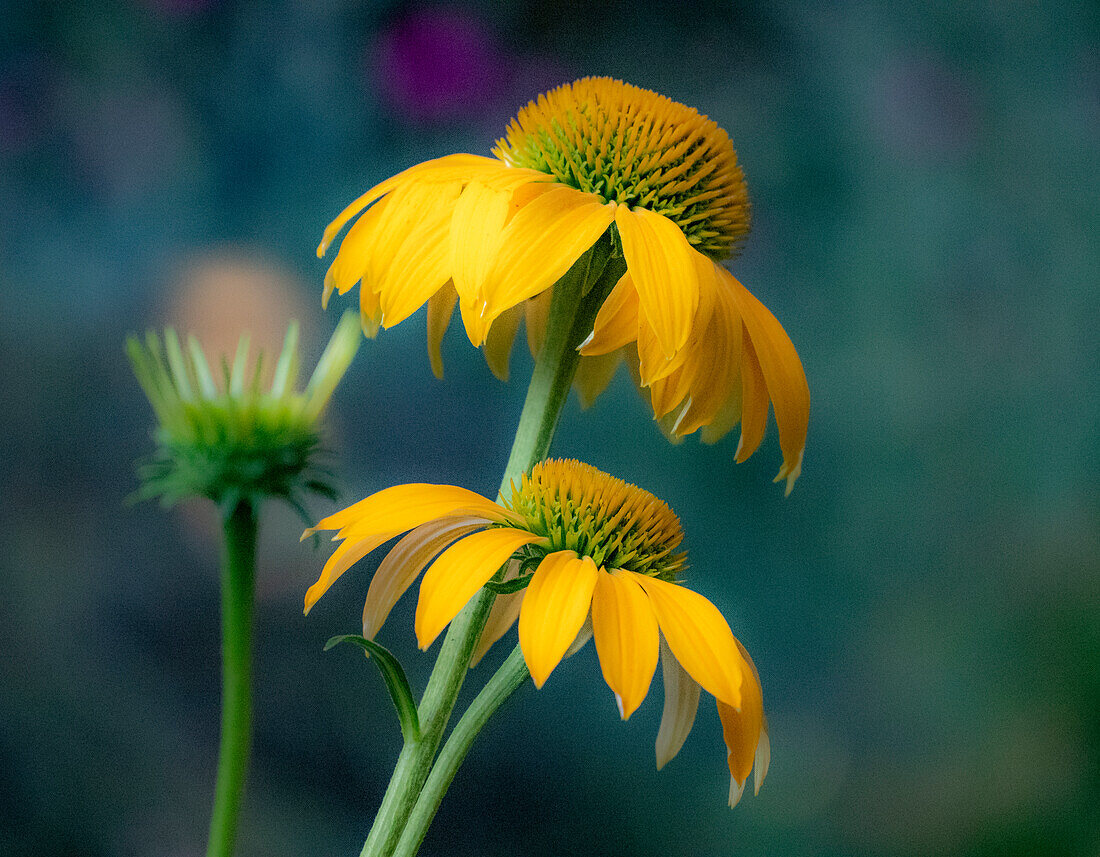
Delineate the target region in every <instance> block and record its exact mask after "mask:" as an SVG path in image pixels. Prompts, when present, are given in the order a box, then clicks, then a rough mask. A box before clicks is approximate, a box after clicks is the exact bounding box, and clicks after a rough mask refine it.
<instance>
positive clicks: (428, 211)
mask: <svg viewBox="0 0 1100 857" xmlns="http://www.w3.org/2000/svg"><path fill="white" fill-rule="evenodd" d="M458 193H459V185H458V183H456V182H451V183H450V184H446V185H441V186H439V188H438V189H437V190H436V192H435V194H434V198H433V199H432V200H431V201H430V204H428V205H425V206H424V207H423V208H421V209H420V212H419V217H418V219H417V221H416V222H415V225H413V227H412V228H411V229H410V230H409V232H408V234H407V235H406V236H405V238H404V240H403V241H402V242H401V244H400V245H399V246H398V248H397V250H396V251H395V252H394V255H393V258H392V260H391V261H390V263H389V266H388V267H387V268H386V273H385V276H384V277H383V278H382V281H381V283H380V284H379V286H378V293H379V298H380V302H381V305H382V314H383V323H384V324H385V325H386V327H393V326H394V325H395V324H400V323H401V322H402V321H404V320H405V319H406V318H408V317H409V316H410V315H412V314H413V313H414V312H416V311H417V310H418V309H420V307H422V306H423V305H424V303H425V301H427V300H428V299H429V298H430V297H431V296H432V295H433V294H435V293H436V292H437V291H439V289H440V288H442V286H443V284H444V283H446V282H447V280H448V279H449V278H450V275H451V274H450V272H451V255H450V244H449V231H450V222H451V209H452V207H453V205H454V201H455V200H456V199H457V198H458Z"/></svg>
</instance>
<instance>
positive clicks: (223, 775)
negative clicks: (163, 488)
mask: <svg viewBox="0 0 1100 857" xmlns="http://www.w3.org/2000/svg"><path fill="white" fill-rule="evenodd" d="M223 529H224V535H225V539H224V544H223V546H222V571H221V575H222V734H221V746H220V747H219V749H218V779H217V784H216V785H215V787H214V811H213V814H212V816H211V818H210V839H209V842H208V844H207V848H206V854H207V857H230V855H232V853H233V844H234V842H235V840H236V838H237V820H238V818H239V817H240V812H241V801H242V798H243V797H244V783H245V777H246V775H247V773H248V755H249V749H250V744H251V741H252V614H253V602H254V591H255V587H254V580H255V576H256V512H255V510H254V509H253V507H252V505H251V503H249V502H248V501H246V500H241V501H239V502H238V503H236V505H235V506H234V507H233V508H232V510H231V511H229V512H228V513H227V514H226V516H225V519H224V521H223Z"/></svg>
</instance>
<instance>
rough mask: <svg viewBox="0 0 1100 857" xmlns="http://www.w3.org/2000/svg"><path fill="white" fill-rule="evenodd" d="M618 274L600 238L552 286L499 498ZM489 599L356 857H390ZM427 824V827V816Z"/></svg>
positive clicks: (560, 394)
mask: <svg viewBox="0 0 1100 857" xmlns="http://www.w3.org/2000/svg"><path fill="white" fill-rule="evenodd" d="M622 270H623V266H622V263H621V260H619V259H617V258H612V257H611V244H610V239H608V238H604V239H601V241H600V242H598V243H597V244H596V245H595V246H594V247H593V248H592V249H591V250H589V251H588V252H587V253H585V255H584V256H582V257H581V258H580V259H578V260H577V263H576V264H575V265H573V267H572V268H570V269H569V271H568V272H566V274H565V276H563V277H562V278H561V279H560V280H559V281H558V282H557V283H555V285H554V292H553V297H552V299H551V303H550V317H549V320H548V321H547V329H546V341H545V343H544V344H543V347H542V350H541V351H540V352H539V356H538V359H537V360H536V361H535V368H534V371H533V372H532V374H531V383H530V385H529V386H528V388H527V398H526V400H525V401H524V404H523V413H522V414H521V415H520V420H519V426H518V428H517V429H516V437H515V440H514V441H513V443H512V451H511V454H510V455H509V457H508V465H507V467H505V470H504V478H503V479H502V480H501V483H500V490H501V492H502V493H503V492H505V491H507V490H508V489H509V486H510V485H511V483H512V480H514V479H516V478H518V477H519V476H520V474H522V473H524V472H525V471H527V470H529V469H530V468H531V467H532V465H534V464H535V463H537V462H539V461H541V460H542V459H543V458H545V457H546V455H547V453H548V452H549V451H550V441H551V439H552V438H553V435H554V429H555V428H556V427H557V424H558V418H559V417H560V416H561V409H562V406H563V405H564V404H565V400H566V398H567V396H568V395H569V388H570V386H571V385H572V383H573V376H574V375H575V374H576V371H577V360H578V354H577V346H578V345H580V343H581V342H582V341H583V340H584V338H585V337H586V336H587V335H588V333H589V331H591V330H592V323H593V321H594V320H595V317H596V312H597V311H598V310H599V307H600V304H602V303H603V299H604V298H605V297H606V296H607V293H608V292H610V290H611V288H612V286H614V284H615V283H616V282H617V281H618V278H619V276H621V274H622ZM495 597H496V596H495V595H494V593H493V592H491V591H490V590H488V589H482V590H481V592H479V593H478V594H477V595H475V596H474V597H473V598H472V599H471V600H470V603H469V604H467V605H466V606H465V607H464V608H463V609H462V612H460V613H459V614H458V616H457V617H455V619H454V620H453V621H452V622H451V624H450V627H449V628H448V630H447V634H446V636H445V637H444V639H443V645H442V647H441V648H440V650H439V657H438V659H437V660H436V663H435V667H434V668H433V669H432V674H431V676H430V677H429V679H428V685H427V687H426V688H425V689H424V696H423V698H422V699H421V702H420V706H419V708H418V710H417V713H418V714H419V717H420V739H419V740H418V741H415V742H408V743H406V744H405V746H404V747H403V748H402V750H401V755H400V756H398V759H397V765H396V766H395V768H394V772H393V776H392V777H391V778H390V783H389V786H388V787H387V789H386V794H385V796H384V797H383V798H382V805H381V806H380V807H379V809H378V815H377V816H375V819H374V825H373V826H372V827H371V831H370V834H369V835H368V837H367V841H366V843H365V844H364V845H363V851H362V853H361V855H360V857H390V855H392V854H393V850H394V847H395V846H396V845H397V841H398V838H399V837H400V836H401V831H402V829H403V828H404V826H405V823H406V821H407V819H408V818H409V814H410V813H411V812H412V809H413V806H414V805H415V804H416V801H417V797H418V796H419V794H420V791H421V788H422V787H423V785H424V781H425V780H426V779H427V777H428V772H429V770H430V769H431V766H432V761H433V760H434V759H435V754H436V752H437V751H438V749H439V745H440V743H441V742H442V739H443V732H444V731H445V729H446V727H447V723H448V721H449V720H450V717H451V712H452V711H453V710H454V705H455V700H456V699H457V698H458V692H459V690H460V689H461V687H462V682H463V679H465V677H466V671H467V670H468V668H469V665H470V657H471V656H472V654H473V651H474V647H475V646H476V645H477V641H478V638H479V637H480V636H481V631H482V629H483V628H484V627H485V621H486V620H487V619H488V618H489V610H490V609H491V608H492V606H493V599H494V598H495ZM440 797H442V794H441V795H440ZM437 805H438V801H437ZM432 814H433V815H434V809H433V811H432ZM427 821H428V822H430V821H431V819H430V817H429V818H428V820H427ZM426 826H427V822H426V823H425V828H426Z"/></svg>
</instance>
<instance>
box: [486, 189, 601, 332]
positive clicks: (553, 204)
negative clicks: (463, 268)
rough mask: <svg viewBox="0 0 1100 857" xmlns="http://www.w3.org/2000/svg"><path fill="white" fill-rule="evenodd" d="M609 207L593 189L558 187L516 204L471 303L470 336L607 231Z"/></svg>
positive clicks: (543, 285)
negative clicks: (479, 295)
mask: <svg viewBox="0 0 1100 857" xmlns="http://www.w3.org/2000/svg"><path fill="white" fill-rule="evenodd" d="M613 209H614V205H613V204H605V203H603V202H601V201H600V199H599V197H597V196H594V195H593V194H588V193H581V192H580V191H577V190H573V189H572V188H567V187H563V186H555V187H554V188H553V189H552V190H549V191H547V192H545V193H543V194H540V195H539V196H537V197H536V198H535V199H533V200H532V201H531V202H529V203H528V204H527V205H525V206H524V207H523V208H522V209H520V210H519V211H518V212H517V213H516V215H515V217H513V218H512V220H511V221H510V222H509V223H508V225H507V226H506V227H505V229H504V235H503V236H502V238H501V245H500V252H499V253H498V254H497V257H496V260H495V261H494V263H493V267H492V269H491V270H490V271H489V273H488V275H487V276H486V278H485V290H484V297H483V302H484V303H483V305H475V306H473V307H471V312H470V316H471V318H477V319H479V321H480V324H479V325H478V326H477V328H476V329H475V331H474V332H475V338H476V337H477V336H478V335H479V334H480V336H482V337H483V336H484V333H485V330H486V328H487V327H488V325H489V324H490V323H491V322H492V321H493V319H495V318H496V317H497V316H498V315H500V313H502V312H504V310H506V309H508V308H509V307H513V306H515V305H517V304H519V303H520V302H521V301H524V300H526V299H527V298H531V297H534V296H535V295H537V294H539V293H541V292H543V291H545V290H546V289H548V288H550V286H552V285H554V283H556V282H557V281H558V280H559V279H560V278H561V277H562V275H563V274H565V272H566V271H568V270H569V269H570V268H571V267H572V265H573V263H574V262H576V261H577V259H579V258H580V257H581V255H582V254H584V252H585V251H586V250H588V249H589V248H590V247H591V246H592V245H593V244H595V243H596V239H598V238H599V237H600V236H601V235H602V234H603V233H604V232H605V231H606V230H607V227H608V226H609V225H610V224H611V221H612V219H613V218H614V210H613ZM471 341H473V340H471ZM473 344H474V345H480V344H481V342H480V339H478V340H477V341H473Z"/></svg>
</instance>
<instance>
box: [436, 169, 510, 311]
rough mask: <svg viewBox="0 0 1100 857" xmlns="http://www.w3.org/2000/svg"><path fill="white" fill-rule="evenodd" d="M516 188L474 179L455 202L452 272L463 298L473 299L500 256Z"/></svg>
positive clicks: (451, 232)
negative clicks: (494, 186) (496, 185)
mask: <svg viewBox="0 0 1100 857" xmlns="http://www.w3.org/2000/svg"><path fill="white" fill-rule="evenodd" d="M511 197H512V192H511V190H510V189H507V188H505V189H497V188H493V187H490V186H489V185H487V184H486V183H484V182H480V181H476V182H470V183H469V184H468V185H466V189H465V190H463V191H462V196H460V197H459V198H458V202H457V203H456V204H455V206H454V211H453V214H452V216H451V229H450V242H449V250H450V260H451V276H452V277H453V278H454V284H455V289H456V290H457V291H458V293H459V295H460V296H461V297H462V299H463V300H464V301H466V302H468V303H473V302H475V301H476V300H477V298H478V297H479V296H480V295H481V293H482V288H483V286H484V283H485V275H486V274H487V273H488V272H489V267H490V266H491V265H492V263H493V260H494V259H496V256H497V251H498V250H499V249H500V240H501V237H502V236H503V234H504V223H505V220H506V219H507V217H508V214H509V207H510V203H511Z"/></svg>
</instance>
